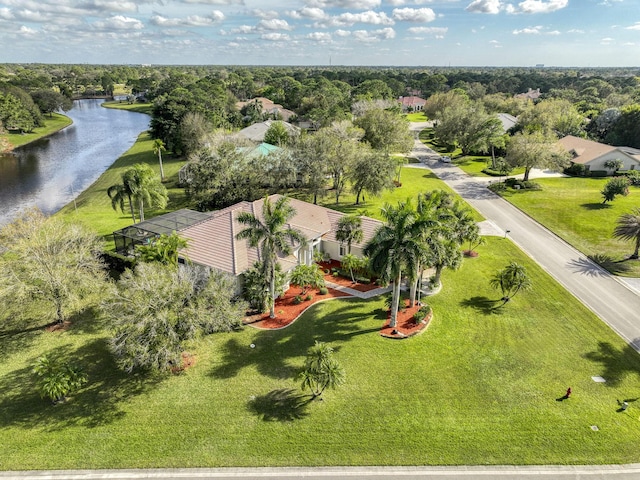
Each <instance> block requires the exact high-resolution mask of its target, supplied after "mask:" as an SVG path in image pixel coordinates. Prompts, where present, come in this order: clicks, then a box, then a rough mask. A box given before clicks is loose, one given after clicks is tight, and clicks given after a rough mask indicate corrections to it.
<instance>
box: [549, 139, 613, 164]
mask: <svg viewBox="0 0 640 480" xmlns="http://www.w3.org/2000/svg"><path fill="white" fill-rule="evenodd" d="M558 143H559V144H560V145H562V147H564V149H565V150H566V151H567V152H569V153H571V154H573V158H572V159H571V161H572V162H574V163H581V164H583V165H584V164H585V163H589V162H590V161H592V160H595V159H596V158H599V157H601V156H602V155H604V154H606V153H609V152H611V151H613V150H616V147H612V146H611V145H605V144H604V143H598V142H594V141H592V140H586V139H584V138H579V137H574V136H573V135H567V136H566V137H564V138H561V139H560V140H559V141H558Z"/></svg>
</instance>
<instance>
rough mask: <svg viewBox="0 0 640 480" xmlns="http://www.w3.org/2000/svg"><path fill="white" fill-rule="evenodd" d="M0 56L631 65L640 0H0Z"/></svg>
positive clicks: (639, 55)
mask: <svg viewBox="0 0 640 480" xmlns="http://www.w3.org/2000/svg"><path fill="white" fill-rule="evenodd" d="M0 45H2V46H3V48H1V49H0V62H2V63H6V62H44V63H117V64H128V63H130V64H139V63H144V64H234V65H328V64H329V62H331V63H332V64H333V65H425V66H431V65H433V66H447V65H452V66H458V65H461V66H475V65H487V66H531V65H535V64H545V65H547V66H565V67H567V66H591V67H596V66H634V65H636V66H637V65H638V61H639V60H640V0H579V1H578V0H520V1H518V0H515V1H511V0H440V1H438V0H157V1H146V0H0Z"/></svg>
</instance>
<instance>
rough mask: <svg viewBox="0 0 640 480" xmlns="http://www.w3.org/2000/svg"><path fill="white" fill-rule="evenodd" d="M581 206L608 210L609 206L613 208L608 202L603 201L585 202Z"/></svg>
mask: <svg viewBox="0 0 640 480" xmlns="http://www.w3.org/2000/svg"><path fill="white" fill-rule="evenodd" d="M580 206H581V207H582V208H584V209H585V210H606V209H608V208H611V205H609V204H608V203H602V202H598V203H583V204H581V205H580Z"/></svg>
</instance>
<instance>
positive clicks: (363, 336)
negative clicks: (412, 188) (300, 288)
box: [0, 238, 640, 470]
mask: <svg viewBox="0 0 640 480" xmlns="http://www.w3.org/2000/svg"><path fill="white" fill-rule="evenodd" d="M479 252H480V256H479V257H478V258H475V259H465V261H464V262H463V266H462V268H461V269H460V270H459V271H458V272H446V273H445V275H444V285H445V288H444V290H443V291H442V293H440V294H439V295H437V296H435V297H432V298H431V299H430V303H431V305H432V306H433V309H434V314H435V316H434V319H433V320H432V323H431V325H430V326H429V328H428V329H427V330H426V331H425V332H424V333H423V334H422V335H419V336H416V337H413V338H410V339H407V340H402V341H397V340H387V339H383V338H382V337H380V336H379V335H378V329H379V327H380V326H381V324H382V322H383V321H384V318H385V314H384V313H382V311H381V307H382V304H383V302H382V300H381V299H376V300H372V301H363V300H332V301H329V302H325V303H320V304H318V305H316V306H314V307H312V308H311V309H310V310H308V311H307V312H306V313H305V314H304V315H303V317H302V318H300V319H299V320H298V321H297V322H296V323H294V324H293V325H292V326H290V327H289V328H286V329H283V330H279V331H258V330H255V329H252V328H245V329H244V330H242V331H240V332H237V333H232V334H218V335H213V336H209V337H206V338H204V339H201V340H199V341H197V342H194V343H193V344H192V345H191V346H190V348H189V351H190V352H191V353H193V354H195V359H196V362H195V365H194V366H193V367H191V368H190V369H188V370H187V371H186V372H185V373H184V374H182V375H176V376H170V377H167V378H157V377H144V376H126V375H124V374H122V373H120V372H119V371H118V370H116V368H115V365H114V363H113V362H112V360H111V359H110V356H109V354H108V352H107V350H106V347H105V336H106V334H105V332H104V328H105V325H104V324H103V323H101V320H100V319H99V318H94V317H93V316H92V315H90V313H87V314H85V315H83V316H78V317H76V318H75V319H74V323H73V325H72V327H71V328H70V329H69V330H68V331H65V332H58V333H47V332H45V331H43V330H42V329H41V328H36V327H38V326H39V325H40V324H41V321H40V322H39V321H38V320H35V319H34V320H33V323H32V324H31V325H27V328H26V329H24V330H21V331H18V330H16V331H13V330H14V329H16V328H17V327H18V326H17V325H16V324H15V323H9V324H7V320H5V321H4V322H3V327H2V328H3V331H2V332H0V346H1V348H2V351H3V352H4V355H3V362H2V364H0V390H1V391H2V396H0V445H1V446H0V452H1V455H0V470H12V469H62V468H110V467H115V468H144V467H196V466H278V465H455V464H471V465H474V464H598V463H618V462H620V463H627V462H638V461H640V452H639V451H638V448H637V445H638V442H640V424H639V422H638V415H639V413H640V412H639V410H638V409H639V408H640V406H639V405H638V404H637V403H630V407H629V409H628V410H627V411H626V412H617V411H616V410H617V409H618V405H617V403H616V400H617V399H620V400H622V399H630V398H636V397H638V374H639V372H640V357H638V355H637V354H636V353H635V352H634V351H633V350H631V349H630V348H629V347H628V346H626V345H625V343H624V342H623V341H622V340H621V339H620V338H619V337H618V336H617V335H615V334H614V333H613V332H612V331H611V330H610V329H609V328H608V327H606V326H605V325H604V324H603V323H602V322H600V321H599V320H598V319H597V318H596V317H595V316H594V315H592V314H591V313H590V312H589V311H588V310H587V309H586V308H585V307H583V306H582V305H581V304H580V303H578V302H577V301H576V300H575V299H574V298H573V297H572V296H571V295H569V294H567V293H566V291H564V290H563V289H562V288H561V287H560V286H559V285H558V284H556V283H555V282H554V281H553V280H552V279H551V278H550V277H549V276H548V275H547V274H546V273H544V272H543V271H542V270H541V269H540V268H538V267H537V266H535V264H533V263H532V262H531V261H529V260H528V259H527V258H526V257H525V256H524V254H522V253H521V252H520V251H519V250H518V249H517V248H516V247H515V246H513V245H512V244H511V243H510V242H509V241H508V240H504V239H501V238H492V239H490V240H489V243H488V244H487V245H486V246H483V247H480V249H479ZM510 260H515V261H518V262H520V263H523V264H524V265H526V267H527V268H528V270H529V273H530V275H531V277H532V280H533V285H534V288H533V290H532V291H530V292H524V293H522V294H520V295H519V296H517V297H515V298H514V299H513V300H512V301H511V302H510V303H509V304H508V305H506V306H505V307H503V308H501V309H498V310H495V309H493V308H492V306H494V305H495V300H496V299H497V298H498V297H499V294H498V293H497V292H495V291H493V290H491V289H490V288H489V287H488V278H489V277H490V276H491V275H492V274H493V273H494V272H495V271H496V270H497V269H498V268H501V267H503V266H504V265H505V264H506V263H507V262H508V261H510ZM1 315H2V314H0V316H1ZM34 318H37V316H35V317H34ZM30 327H33V328H30ZM314 340H320V341H325V342H330V343H331V345H333V346H334V347H335V349H336V358H337V360H338V361H339V362H340V363H341V364H342V365H343V367H344V368H345V370H346V372H347V383H346V384H345V385H344V386H343V387H342V388H340V389H338V390H335V391H329V392H327V393H326V394H325V397H326V398H325V401H324V402H319V401H316V402H313V403H311V404H309V403H306V400H307V398H306V397H301V394H300V391H299V390H298V381H297V380H296V378H295V376H296V374H297V372H298V370H299V368H300V367H301V365H302V363H303V360H304V354H305V352H306V350H307V348H308V347H309V346H310V345H312V344H313V342H314ZM251 343H255V345H256V348H255V349H250V348H249V345H250V344H251ZM52 350H56V351H66V352H67V354H68V355H69V357H70V358H73V359H75V360H77V362H78V363H80V364H82V365H84V367H85V369H86V372H87V373H88V375H89V379H90V382H89V383H88V384H87V385H86V386H85V388H83V389H82V390H81V391H80V392H78V393H77V394H76V395H75V396H74V397H73V398H71V399H70V401H69V402H67V403H66V404H62V405H58V406H56V407H53V406H51V405H50V404H49V403H48V402H47V401H45V400H42V399H40V398H39V397H38V395H37V393H36V392H35V391H34V389H33V385H32V380H31V378H32V377H31V373H30V370H31V366H32V365H33V363H34V361H35V359H36V358H37V357H38V356H40V355H42V354H43V353H45V352H49V351H52ZM593 375H602V376H604V377H605V378H606V379H607V383H605V384H601V383H594V382H593V381H592V380H591V376H593ZM569 386H570V387H571V388H572V389H573V395H572V397H571V398H570V399H569V400H566V401H556V399H557V398H559V397H561V396H562V395H563V394H564V392H565V390H566V389H567V387H569ZM592 425H596V426H598V428H599V430H598V431H593V430H592V429H591V426H592Z"/></svg>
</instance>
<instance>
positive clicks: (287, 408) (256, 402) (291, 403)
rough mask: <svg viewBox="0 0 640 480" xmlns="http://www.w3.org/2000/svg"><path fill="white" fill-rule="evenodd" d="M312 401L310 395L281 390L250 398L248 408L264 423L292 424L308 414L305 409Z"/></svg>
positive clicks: (285, 389)
mask: <svg viewBox="0 0 640 480" xmlns="http://www.w3.org/2000/svg"><path fill="white" fill-rule="evenodd" d="M312 399H313V396H311V395H302V394H300V393H298V392H296V391H295V390H293V389H290V388H281V389H278V390H272V391H270V392H269V393H267V394H265V395H260V396H257V397H255V398H252V399H251V400H250V401H249V403H248V408H249V410H250V411H251V412H253V413H254V414H256V415H258V416H259V417H260V418H261V419H262V420H264V421H265V422H274V421H276V422H292V421H294V420H300V419H302V418H304V417H306V416H307V415H308V414H309V413H308V412H307V407H308V406H309V403H311V400H312Z"/></svg>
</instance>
